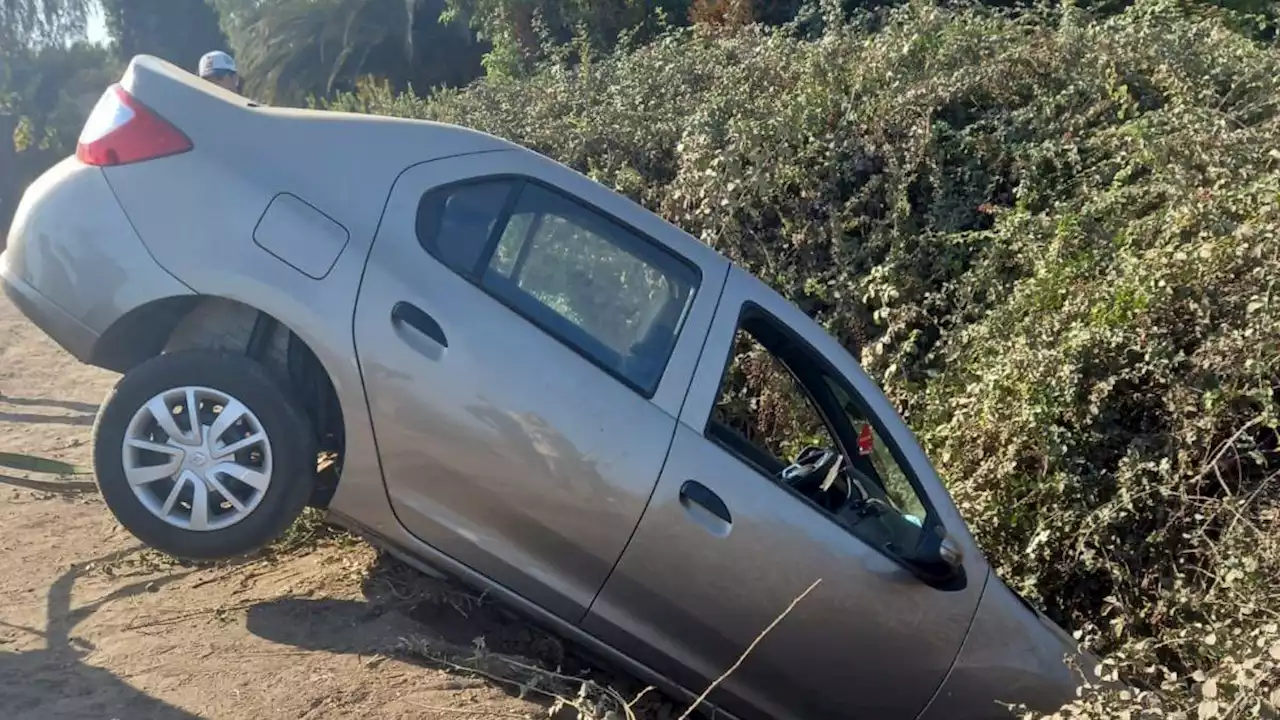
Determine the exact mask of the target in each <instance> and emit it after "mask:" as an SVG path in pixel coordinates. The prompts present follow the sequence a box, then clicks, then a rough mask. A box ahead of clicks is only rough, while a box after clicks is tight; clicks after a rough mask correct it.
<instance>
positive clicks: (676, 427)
mask: <svg viewBox="0 0 1280 720" xmlns="http://www.w3.org/2000/svg"><path fill="white" fill-rule="evenodd" d="M732 270H733V265H732V263H730V264H729V266H728V267H726V268H725V272H724V277H723V278H722V281H721V283H720V292H719V293H717V294H716V304H715V307H713V308H712V310H711V324H712V325H714V324H715V321H716V317H717V316H719V315H720V304H721V303H722V302H723V301H724V291H725V290H726V289H727V288H728V287H729V273H730V272H731V271H732ZM710 339H711V327H710V326H708V327H707V332H706V334H705V335H704V336H703V338H702V345H700V346H699V347H698V357H697V359H696V360H695V361H694V363H693V372H692V373H691V374H690V375H689V384H688V385H687V386H686V387H685V389H684V397H683V398H681V399H680V407H679V408H678V409H677V410H676V416H675V417H674V418H673V420H675V423H674V424H673V425H672V426H671V439H670V440H668V441H667V451H666V453H665V454H664V455H663V456H662V464H661V465H659V466H658V474H657V476H655V477H654V479H653V487H651V488H650V489H649V497H648V498H647V499H646V500H645V502H644V509H642V510H641V511H640V517H638V518H636V524H635V527H633V528H631V534H630V535H629V536H628V537H627V541H626V542H625V543H623V545H622V552H620V553H618V558H617V559H616V560H614V561H613V567H611V568H609V572H608V574H606V575H605V576H604V582H602V583H600V587H598V588H596V592H595V595H593V596H592V597H591V602H589V603H587V607H586V609H585V610H583V612H582V617H580V618H578V619H577V621H576V622H574V624H575V625H581V624H582V623H583V622H584V621H585V620H586V619H587V617H588V616H589V615H591V611H592V610H593V609H595V606H596V601H597V600H599V599H600V594H601V593H603V592H604V589H605V588H606V587H608V586H609V581H610V580H611V579H613V574H614V573H615V572H616V571H617V570H618V566H619V565H621V564H622V559H623V558H624V557H626V556H627V550H629V549H630V548H631V543H632V541H634V540H635V539H636V534H637V533H639V532H640V526H641V525H642V524H643V523H644V516H645V515H648V514H649V506H650V505H652V504H653V496H654V495H656V494H657V492H658V485H660V484H661V483H662V474H663V472H664V471H666V469H667V461H668V460H670V459H671V448H673V447H675V443H676V433H678V432H680V424H681V423H680V416H681V415H683V414H684V405H685V403H686V402H688V401H689V391H690V389H691V388H692V387H693V381H694V380H695V379H696V378H697V377H698V368H699V367H701V366H702V356H703V355H704V354H705V353H706V350H707V343H708V342H709V341H710ZM729 351H730V352H733V349H732V347H730V350H729ZM650 402H651V403H652V401H650ZM654 407H657V405H654ZM668 417H670V415H668Z"/></svg>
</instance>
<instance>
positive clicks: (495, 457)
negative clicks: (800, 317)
mask: <svg viewBox="0 0 1280 720" xmlns="http://www.w3.org/2000/svg"><path fill="white" fill-rule="evenodd" d="M624 218H625V219H624ZM673 232H675V230H674V228H671V227H670V226H668V225H666V224H665V223H662V222H661V221H660V220H658V219H657V218H656V217H653V216H648V215H647V214H646V213H645V212H644V211H643V210H641V209H640V208H639V207H638V206H635V205H633V204H631V203H630V202H629V201H627V200H625V199H624V198H621V197H620V196H617V195H615V194H613V193H611V192H609V191H607V190H605V189H604V188H602V187H600V186H598V185H595V184H594V183H591V182H590V181H588V180H587V179H586V178H584V177H582V176H580V175H578V174H576V173H573V172H572V171H570V170H568V169H567V168H564V167H563V166H560V165H558V164H556V163H552V162H550V161H548V160H546V159H545V158H541V157H540V156H536V155H532V154H530V153H525V152H519V151H504V152H492V153H484V154H476V155H469V156H463V157H455V158H448V159H443V160H437V161H433V162H429V163H425V164H421V165H418V166H414V167H412V168H410V169H409V170H407V171H406V172H405V173H403V174H402V175H401V177H400V178H399V179H398V180H397V182H396V185H395V187H394V189H393V191H392V195H391V197H390V199H389V202H388V205H387V208H386V211H385V213H384V217H383V221H382V224H381V226H380V228H379V230H378V234H377V237H376V239H375V241H374V245H373V248H372V251H371V254H370V257H369V262H368V265H367V268H366V271H365V276H364V279H363V281H362V284H361V289H360V296H359V300H358V303H357V307H356V312H355V327H354V333H355V341H356V346H357V353H358V357H359V361H360V367H361V371H362V373H363V378H364V382H365V387H366V391H367V395H368V399H369V406H370V411H371V415H372V418H373V425H374V432H375V435H376V438H377V444H378V450H379V456H380V458H381V462H382V470H383V476H384V479H385V481H386V487H387V491H388V494H389V496H390V500H391V504H392V507H393V509H394V511H395V513H396V516H397V518H398V519H399V521H400V522H401V523H402V524H403V525H404V526H405V528H406V529H408V530H409V531H410V532H412V533H413V534H414V535H415V536H417V537H418V538H420V539H421V540H423V541H424V542H426V543H427V544H429V545H431V546H433V547H434V548H435V549H437V550H439V551H441V552H443V553H444V554H446V555H448V556H450V557H452V558H453V559H455V560H457V561H459V562H461V563H463V564H464V565H467V566H469V567H470V568H471V569H473V570H475V571H477V572H479V573H480V574H482V575H484V576H486V577H487V578H489V579H490V580H492V581H494V582H496V583H498V584H500V585H502V586H504V587H506V588H508V589H510V590H512V591H514V592H516V593H517V594H519V595H521V596H523V597H525V598H526V599H528V600H531V601H533V602H534V603H536V604H538V605H540V606H542V607H543V608H545V609H547V610H548V611H550V612H552V613H554V614H556V615H558V616H559V617H561V618H563V619H565V620H568V621H570V622H577V621H579V620H580V619H581V618H582V615H583V614H584V613H585V611H586V608H587V607H588V606H589V604H590V602H591V600H592V598H593V597H594V596H595V594H596V593H597V592H598V590H599V588H600V587H601V585H602V584H603V582H604V580H605V578H606V577H607V575H608V573H609V572H610V570H611V569H612V568H613V567H614V565H615V564H616V562H617V559H618V557H619V556H620V555H621V553H622V549H623V546H624V545H625V543H626V541H627V539H628V538H629V537H630V536H631V533H632V531H633V530H634V528H635V526H636V524H637V522H638V521H639V519H640V516H641V514H642V513H643V510H644V507H645V504H646V502H647V501H648V498H649V495H650V493H651V492H652V490H653V486H654V484H655V482H656V479H657V477H658V474H659V471H660V469H661V466H662V462H663V458H664V457H665V456H666V453H667V449H668V447H669V446H670V443H671V436H672V433H673V432H674V430H675V425H676V420H675V418H676V416H677V415H678V413H679V408H680V403H681V402H682V401H683V398H684V396H685V393H686V391H687V389H688V386H689V383H690V381H691V378H692V375H693V372H694V369H695V367H696V362H697V355H698V351H699V350H700V348H701V344H702V340H703V339H704V338H705V336H706V331H707V328H708V327H709V324H710V322H711V319H712V316H713V314H714V304H715V301H716V297H717V295H718V294H719V291H720V289H721V287H722V285H723V282H724V277H725V275H726V272H727V263H725V262H724V261H722V260H720V259H719V258H718V257H717V256H715V255H714V254H711V253H709V252H704V253H702V254H701V255H700V256H697V257H694V258H690V257H687V256H684V255H682V254H680V253H677V252H674V251H673V250H672V248H671V247H670V246H669V244H668V240H669V239H670V238H671V237H672V233H673ZM664 238H665V239H664Z"/></svg>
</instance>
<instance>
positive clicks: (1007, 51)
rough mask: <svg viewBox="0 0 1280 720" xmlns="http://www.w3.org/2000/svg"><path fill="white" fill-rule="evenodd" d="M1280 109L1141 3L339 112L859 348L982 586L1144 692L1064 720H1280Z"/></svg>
mask: <svg viewBox="0 0 1280 720" xmlns="http://www.w3.org/2000/svg"><path fill="white" fill-rule="evenodd" d="M1277 102H1280V53H1278V52H1277V51H1276V50H1275V49H1274V48H1271V47H1265V46H1262V45H1259V44H1256V43H1254V42H1252V41H1250V40H1248V39H1245V38H1244V37H1242V36H1241V35H1239V34H1238V33H1235V32H1233V31H1231V30H1230V29H1229V24H1228V23H1226V22H1224V21H1222V20H1221V19H1218V18H1215V17H1212V16H1206V14H1205V13H1204V12H1200V13H1198V15H1197V16H1196V18H1194V19H1188V18H1187V16H1186V15H1185V14H1184V12H1183V11H1182V10H1180V9H1179V8H1178V6H1177V4H1176V3H1174V2H1166V1H1163V0H1144V1H1143V2H1139V3H1138V4H1136V5H1135V6H1133V7H1132V8H1130V9H1129V10H1127V11H1126V12H1124V13H1123V14H1121V15H1118V16H1115V17H1112V18H1110V19H1107V20H1104V21H1099V22H1089V21H1087V20H1086V19H1085V18H1083V17H1082V16H1080V15H1079V14H1078V13H1077V11H1074V10H1072V9H1071V8H1067V9H1065V10H1062V11H1060V12H1057V13H1055V14H1052V15H1048V14H1046V15H1032V16H1023V17H1021V18H1020V19H1014V18H1011V17H1004V16H1001V15H999V14H997V13H995V12H993V11H990V10H980V9H972V10H951V11H948V10H942V9H938V8H934V7H925V6H916V7H911V8H903V9H900V10H896V11H894V13H893V14H892V15H891V16H890V17H889V19H888V21H887V23H885V24H884V25H883V26H882V27H881V28H880V29H879V30H878V31H877V32H875V33H869V32H865V31H864V30H862V29H860V28H858V27H855V26H853V25H849V24H841V23H837V22H831V23H829V25H828V28H827V30H826V32H825V34H824V35H823V36H822V37H821V38H820V39H818V40H816V41H812V42H810V41H804V40H801V39H799V38H796V37H793V36H791V35H790V34H789V33H788V32H787V30H785V29H784V30H781V31H776V32H766V31H762V30H758V29H748V30H744V31H742V32H737V33H734V34H732V35H729V36H724V35H720V36H716V37H712V36H710V35H706V34H702V33H700V32H699V31H696V30H681V31H675V32H673V33H671V34H668V35H667V36H665V37H663V38H661V39H659V40H658V41H657V42H655V43H653V44H651V45H648V46H646V47H644V48H641V49H638V50H635V51H632V52H629V53H624V54H620V55H618V56H615V57H613V58H610V59H603V60H600V59H597V60H593V61H589V62H587V63H586V64H584V65H582V66H580V67H578V68H577V69H575V70H570V69H567V68H565V67H562V66H555V65H550V66H547V67H545V68H544V69H542V70H541V71H540V72H539V73H537V74H536V75H535V76H533V77H532V78H529V79H526V80H519V81H516V80H509V79H501V78H493V79H489V80H484V81H481V82H480V83H478V84H477V85H476V86H474V87H472V88H470V89H468V90H465V91H460V92H447V93H443V94H441V95H439V96H437V97H436V98H434V99H433V100H431V101H422V100H420V99H417V98H415V97H412V96H394V95H393V94H391V93H390V92H389V91H387V90H385V89H380V88H378V87H376V86H368V87H365V88H364V89H363V90H362V92H361V93H359V94H357V95H351V96H346V97H344V98H341V99H339V101H338V102H337V103H336V107H339V108H341V109H348V110H359V111H368V112H376V113H386V114H393V115H403V116H412V117H424V118H430V119H437V120H445V121H450V122H457V123H461V124H465V125H469V126H472V127H477V128H480V129H483V130H487V131H490V132H493V133H495V134H497V135H501V136H503V137H507V138H510V139H512V140H515V141H518V142H521V143H524V144H527V145H530V146H532V147H534V148H536V149H538V150H540V151H542V152H544V153H546V154H548V155H550V156H552V157H555V158H557V159H559V160H561V161H564V162H566V163H568V164H570V165H572V166H573V167H575V168H578V169H579V170H582V171H584V172H586V173H588V174H589V175H591V176H592V177H594V178H596V179H597V180H600V181H602V182H604V183H606V184H608V185H610V186H612V187H615V188H617V189H619V190H620V191H622V192H624V193H626V194H628V195H630V196H632V197H633V198H635V199H637V200H638V201H640V202H641V203H643V204H644V205H646V206H648V207H650V208H652V209H654V210H656V211H657V212H659V213H661V214H662V215H664V216H665V217H667V218H668V219H670V220H672V221H674V222H676V223H678V224H680V225H681V226H683V227H684V228H686V229H687V230H689V231H691V232H693V233H694V234H696V235H699V236H700V237H701V238H702V239H703V240H704V241H705V242H707V243H709V244H710V245H712V246H713V247H715V248H717V249H719V250H720V251H722V252H724V253H725V254H727V255H728V256H730V257H731V258H733V259H734V260H736V261H738V262H740V263H742V264H744V265H745V266H747V267H748V268H750V269H751V270H752V271H754V272H756V273H757V274H759V275H760V276H761V277H763V278H764V279H766V280H767V281H769V282H770V283H772V285H773V286H774V287H775V288H777V289H778V290H780V291H781V292H783V293H784V294H786V295H787V296H788V297H790V298H791V299H793V300H794V301H795V302H797V303H798V304H799V305H801V306H802V307H804V308H805V309H806V310H808V311H809V312H810V313H812V314H813V315H814V316H815V317H817V318H818V319H820V321H821V322H822V323H823V324H824V325H825V326H826V327H827V328H829V329H830V331H831V332H832V333H833V334H834V335H836V336H837V337H839V338H841V339H843V340H844V341H845V342H846V343H847V344H848V345H849V346H850V347H853V348H856V349H857V351H858V354H859V355H860V357H861V359H862V361H863V363H864V366H865V367H866V369H867V370H868V371H869V372H870V373H872V375H873V376H874V377H876V378H877V379H878V380H879V381H880V383H881V384H882V386H883V387H884V388H885V389H886V391H887V392H888V394H889V395H890V397H891V398H892V399H893V400H894V401H895V402H896V404H897V405H898V407H900V408H901V409H902V411H903V412H904V414H905V415H906V417H907V418H908V420H909V422H910V423H911V424H912V426H913V427H914V428H916V430H917V431H918V432H919V433H920V436H921V437H922V439H923V441H924V442H925V444H926V446H927V448H928V450H929V451H930V453H931V455H932V457H933V458H934V460H935V462H936V463H937V465H938V467H939V469H940V471H941V472H942V474H943V475H944V476H945V477H946V478H947V479H948V482H949V484H950V487H951V489H952V491H953V492H954V494H955V496H956V498H957V500H958V501H959V502H960V503H961V505H962V506H963V509H964V510H965V513H966V515H967V517H968V518H969V520H970V521H971V523H972V524H973V527H974V529H975V531H976V532H977V534H978V535H979V537H980V539H981V541H982V542H983V545H984V547H985V548H986V550H987V552H988V553H989V555H990V557H991V559H992V561H993V562H994V564H995V565H996V566H997V568H998V570H999V572H1000V573H1001V574H1002V575H1003V576H1004V577H1005V578H1006V579H1007V580H1008V581H1009V582H1010V583H1011V584H1013V585H1014V586H1015V587H1017V588H1018V589H1019V590H1020V591H1022V592H1023V593H1025V594H1026V595H1028V596H1029V597H1031V598H1033V599H1036V600H1038V601H1039V602H1040V603H1042V604H1043V605H1044V606H1045V607H1046V608H1048V610H1049V611H1050V613H1051V614H1052V615H1053V616H1054V617H1055V618H1056V619H1059V620H1061V621H1062V622H1063V623H1064V624H1066V625H1069V626H1073V627H1075V628H1079V629H1080V630H1081V631H1082V633H1083V634H1084V635H1085V636H1086V638H1087V639H1088V640H1090V642H1091V644H1093V645H1094V646H1095V647H1097V648H1099V649H1100V650H1101V651H1102V652H1104V653H1107V654H1109V655H1111V656H1112V657H1113V658H1114V661H1115V662H1116V664H1117V667H1118V669H1119V670H1120V671H1122V675H1123V677H1125V678H1126V679H1127V680H1129V681H1130V682H1132V683H1134V684H1135V686H1138V687H1142V688H1146V689H1151V690H1155V691H1157V692H1156V694H1154V695H1143V696H1141V697H1138V698H1137V699H1134V698H1133V697H1128V696H1126V697H1115V698H1109V699H1091V700H1086V701H1082V703H1081V706H1080V709H1079V710H1078V713H1079V714H1088V713H1092V714H1091V715H1089V716H1090V717H1120V716H1121V713H1122V712H1126V711H1129V710H1130V709H1133V710H1134V711H1135V712H1134V716H1135V717H1136V716H1139V715H1138V713H1137V712H1136V711H1137V708H1138V706H1139V705H1149V704H1151V703H1160V702H1162V703H1163V707H1164V712H1168V713H1175V712H1176V711H1182V712H1185V713H1190V716H1191V717H1196V716H1197V715H1198V716H1199V717H1202V718H1204V717H1227V716H1231V717H1256V716H1258V715H1259V714H1262V715H1264V716H1266V713H1267V712H1274V706H1275V705H1276V704H1277V702H1278V701H1280V697H1278V696H1276V695H1275V694H1276V693H1280V662H1278V659H1280V632H1278V631H1277V627H1276V624H1275V623H1276V616H1277V613H1280V589H1278V588H1277V580H1278V579H1280V486H1277V485H1276V484H1275V483H1273V482H1272V480H1273V479H1274V476H1275V473H1276V468H1277V463H1278V461H1280V455H1278V454H1277V434H1276V431H1275V428H1276V424H1277V413H1276V411H1277V399H1278V398H1280V394H1277V380H1278V379H1280V259H1278V258H1277V254H1278V253H1280V124H1278V122H1277V113H1276V103H1277ZM1098 703H1105V704H1098ZM1267 703H1270V706H1269V707H1272V709H1271V710H1264V709H1263V707H1264V705H1267ZM1089 707H1094V708H1095V709H1093V710H1089V709H1088V708H1089ZM1144 716H1145V715H1144ZM1170 716H1173V715H1172V714H1171V715H1170Z"/></svg>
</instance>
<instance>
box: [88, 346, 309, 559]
mask: <svg viewBox="0 0 1280 720" xmlns="http://www.w3.org/2000/svg"><path fill="white" fill-rule="evenodd" d="M191 385H194V386H203V387H207V388H211V389H214V390H219V391H221V392H225V393H227V394H228V395H231V396H232V397H234V398H236V399H237V400H239V401H240V402H241V403H244V405H245V406H247V407H248V408H249V409H250V410H252V411H253V413H254V414H255V415H256V416H257V417H258V420H259V421H260V422H261V424H262V429H263V430H264V431H265V432H266V434H267V437H268V438H269V439H270V442H271V450H272V473H271V484H270V486H268V488H267V490H266V493H265V494H264V495H263V498H262V501H261V502H260V504H259V505H258V506H257V507H256V508H254V509H253V511H252V512H250V513H249V514H248V515H247V516H246V517H245V518H244V519H242V520H240V521H239V522H237V523H235V524H234V525H231V526H228V527H225V528H222V529H220V530H212V531H193V530H184V529H182V528H178V527H175V526H173V525H170V524H168V523H166V522H165V521H163V520H161V519H160V518H158V517H156V516H155V515H153V514H152V513H151V511H149V510H148V509H147V508H146V507H145V506H144V505H143V504H142V502H141V501H140V500H139V499H138V498H137V496H135V495H134V493H133V490H132V489H131V488H130V487H129V482H128V480H127V479H126V477H125V472H124V458H123V456H122V452H123V444H124V435H125V432H126V430H127V429H128V425H129V422H130V420H131V419H132V418H133V416H134V414H135V413H136V412H137V411H138V409H139V408H141V407H142V406H143V405H145V404H146V403H147V402H148V401H149V400H150V399H151V398H153V397H155V396H156V395H158V394H159V393H162V392H164V391H166V390H170V389H173V388H176V387H182V386H191ZM93 442H94V448H93V467H94V472H95V474H96V475H97V478H98V487H99V488H100V489H101V491H102V497H103V499H104V500H106V503H107V507H108V508H109V509H110V510H111V513H112V514H113V515H115V517H116V519H117V520H118V521H119V522H120V524H121V525H123V526H124V528H125V529H126V530H128V531H129V532H130V533H132V534H133V535H134V536H135V537H137V538H138V539H139V540H141V541H142V542H144V543H146V544H147V545H149V546H151V547H153V548H155V549H157V550H159V551H161V552H164V553H167V554H169V555H173V556H175V557H179V558H184V559H188V560H221V559H227V558H233V557H238V556H242V555H245V554H248V553H252V552H253V551H255V550H258V549H260V548H262V547H264V546H266V545H268V544H270V543H271V542H272V541H274V540H275V539H276V538H278V537H280V535H281V534H283V533H284V531H285V530H287V529H288V528H289V526H290V525H292V524H293V522H294V521H295V520H297V519H298V516H299V515H300V514H301V513H302V511H303V509H304V508H305V507H306V504H307V499H308V498H309V497H310V496H311V492H312V487H313V485H314V483H315V464H316V448H315V440H314V438H313V434H312V432H311V429H310V425H309V424H308V423H307V420H306V418H305V417H304V416H303V414H302V413H301V411H299V410H298V408H297V406H296V404H295V402H294V401H293V399H292V398H290V397H288V396H287V395H286V394H285V393H284V392H283V391H282V390H281V389H280V386H279V383H278V382H277V381H276V380H275V379H274V378H273V377H272V375H271V374H270V373H269V372H268V371H267V370H266V368H264V367H263V366H262V365H260V364H259V363H257V362H255V361H253V360H250V359H249V358H247V357H245V356H243V355H238V354H235V353H228V352H224V351H219V350H206V349H195V350H181V351H178V352H173V353H167V354H164V355H159V356H157V357H154V358H151V359H150V360H147V361H146V362H144V363H142V364H141V365H138V366H137V367H135V368H133V369H132V370H130V371H129V372H128V373H126V374H125V375H124V377H122V378H121V379H120V381H119V382H117V383H116V385H115V387H114V388H112V390H111V392H110V393H109V394H108V395H107V399H106V402H104V403H103V404H102V407H101V408H100V409H99V410H98V416H97V419H96V420H95V422H94V425H93Z"/></svg>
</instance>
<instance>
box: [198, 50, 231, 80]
mask: <svg viewBox="0 0 1280 720" xmlns="http://www.w3.org/2000/svg"><path fill="white" fill-rule="evenodd" d="M219 71H222V72H235V71H236V61H235V58H233V57H231V56H230V55H228V54H226V53H224V52H222V51H221V50H214V51H213V52H211V53H205V55H204V57H202V58H200V77H202V78H207V77H209V76H210V75H212V74H214V73H216V72H219Z"/></svg>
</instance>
